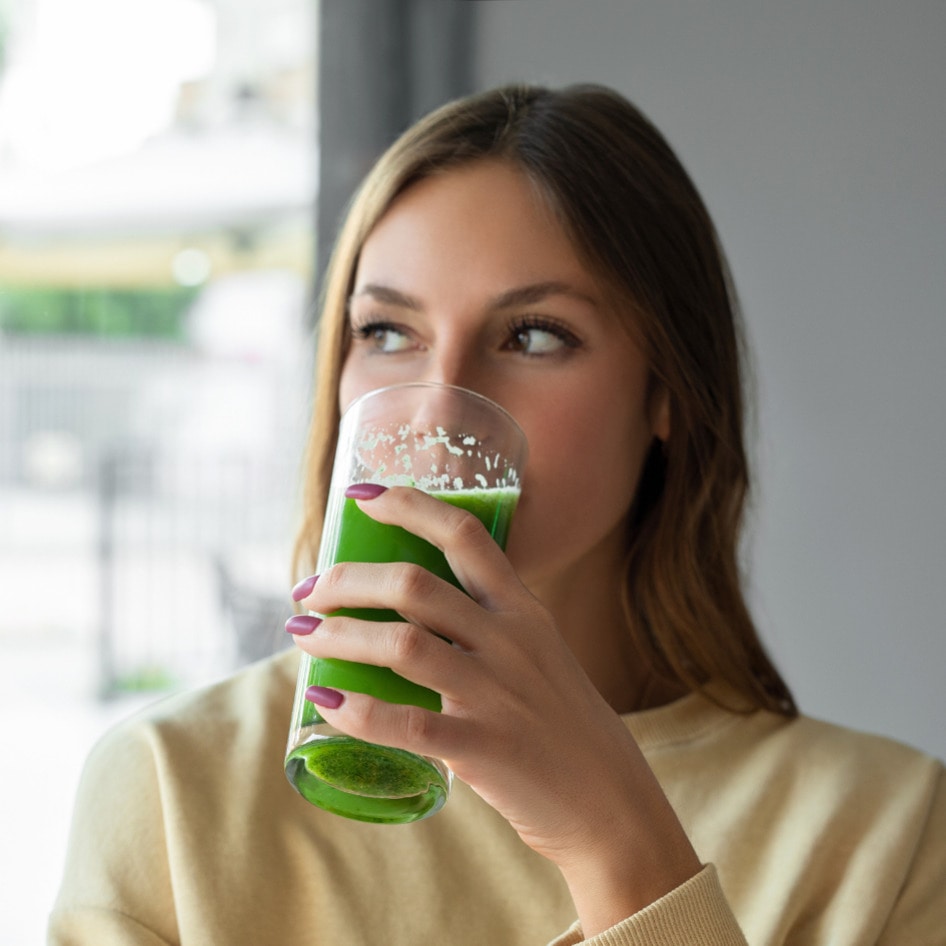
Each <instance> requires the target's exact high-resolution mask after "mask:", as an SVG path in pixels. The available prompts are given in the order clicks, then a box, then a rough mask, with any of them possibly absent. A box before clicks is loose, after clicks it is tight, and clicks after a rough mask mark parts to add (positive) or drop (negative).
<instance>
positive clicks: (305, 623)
mask: <svg viewBox="0 0 946 946" xmlns="http://www.w3.org/2000/svg"><path fill="white" fill-rule="evenodd" d="M321 623H322V619H321V618H317V617H314V616H313V615H311V614H294V615H293V616H292V617H291V618H289V620H288V621H286V630H287V631H288V632H289V633H290V634H298V635H299V636H300V637H301V636H302V635H304V634H311V633H312V632H313V631H314V630H315V629H316V628H317V627H318V626H319V625H320V624H321Z"/></svg>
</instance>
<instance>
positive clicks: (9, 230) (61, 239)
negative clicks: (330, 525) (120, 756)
mask: <svg viewBox="0 0 946 946" xmlns="http://www.w3.org/2000/svg"><path fill="white" fill-rule="evenodd" d="M315 39H316V25H315V0H265V2H264V0H82V2H81V3H77V2H75V0H0V739H2V744H3V746H4V754H3V760H2V763H0V766H2V772H0V776H2V777H0V784H2V793H3V794H2V800H3V810H4V828H3V836H4V841H3V844H2V845H0V889H4V890H6V891H7V892H8V894H9V895H8V896H6V897H4V907H3V908H2V909H0V942H4V943H6V942H9V943H17V944H20V943H22V944H27V946H28V944H32V943H36V944H39V943H42V942H43V941H44V930H45V922H46V915H47V914H48V911H49V908H50V906H51V902H52V899H53V897H54V895H55V891H56V886H57V883H58V878H59V874H60V872H61V868H62V861H63V857H64V855H65V844H66V834H67V830H68V824H69V817H70V813H71V806H72V800H73V795H74V792H75V788H76V784H77V780H78V776H79V771H80V768H81V765H82V762H83V759H84V757H85V755H86V754H87V753H88V751H89V749H90V747H91V745H92V744H93V743H94V741H95V740H96V739H97V738H98V736H99V735H100V734H101V732H102V731H103V730H104V728H105V727H106V726H108V725H110V724H111V723H112V722H113V721H115V720H117V719H118V718H120V717H122V716H124V715H127V714H128V713H131V712H134V711H135V710H136V709H137V708H139V707H140V706H141V705H143V704H145V703H147V702H150V701H152V700H154V699H158V698H162V697H164V696H165V695H167V694H168V693H170V692H172V691H174V690H177V689H180V688H182V687H188V686H193V685H197V684H201V683H204V682H209V681H212V680H214V679H216V678H219V677H222V676H224V675H226V674H227V673H229V672H231V671H232V670H233V669H234V668H235V667H237V666H240V665H241V664H244V663H247V662H249V661H252V660H255V659H258V658H259V657H262V656H265V655H266V654H268V653H271V652H272V651H273V650H274V649H276V648H278V647H281V646H285V644H284V641H283V638H285V634H284V632H282V630H281V625H282V621H283V619H284V617H285V615H286V613H288V607H289V603H288V601H287V592H286V589H287V587H288V583H289V578H290V576H289V550H290V545H291V541H292V538H293V535H292V529H293V522H294V516H295V499H296V489H297V485H296V480H297V478H298V463H299V450H300V446H301V439H302V428H303V425H304V423H305V420H306V413H307V410H308V391H309V379H308V374H309V369H310V365H309V354H310V353H309V350H310V348H311V344H310V335H311V327H310V325H309V322H308V317H309V306H310V291H311V281H312V269H313V257H314V246H313V237H312V217H313V202H314V194H315V180H316V161H317V157H316V121H315V87H314V86H315V64H314V57H315V51H316V42H315Z"/></svg>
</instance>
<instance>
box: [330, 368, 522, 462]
mask: <svg viewBox="0 0 946 946" xmlns="http://www.w3.org/2000/svg"><path fill="white" fill-rule="evenodd" d="M408 388H425V389H435V390H438V391H450V392H453V393H457V394H462V395H464V396H467V397H470V398H471V399H473V400H474V402H476V401H478V402H480V403H481V404H482V405H484V406H485V407H488V408H490V409H491V410H493V411H495V412H496V413H498V414H500V415H501V416H502V417H504V418H505V419H506V420H507V421H509V423H510V424H511V425H512V426H513V428H514V429H515V430H516V431H517V432H518V434H519V436H520V437H521V438H522V444H523V446H522V449H523V453H525V452H526V451H527V449H528V444H529V441H528V439H527V438H526V435H525V431H524V430H523V429H522V427H521V425H520V424H519V421H517V420H516V418H515V417H513V416H512V414H510V413H509V411H507V410H506V408H505V407H503V406H502V405H501V404H497V403H496V401H494V400H493V399H492V398H488V397H487V396H486V395H485V394H480V393H479V391H474V390H472V389H471V388H464V387H462V386H461V385H459V384H445V383H443V382H441V381H401V382H398V383H397V384H386V385H384V386H383V387H380V388H372V389H371V390H370V391H365V393H364V394H359V395H358V397H356V398H355V399H354V400H353V401H351V402H350V403H349V404H348V406H347V407H346V408H345V410H344V411H342V413H341V415H340V419H342V420H344V418H345V417H346V416H347V415H348V414H349V413H350V412H351V411H352V410H353V409H354V408H356V407H358V406H359V405H361V404H362V403H363V402H364V401H366V400H368V399H369V398H373V397H376V396H378V395H381V394H386V393H387V392H389V391H403V390H406V389H408Z"/></svg>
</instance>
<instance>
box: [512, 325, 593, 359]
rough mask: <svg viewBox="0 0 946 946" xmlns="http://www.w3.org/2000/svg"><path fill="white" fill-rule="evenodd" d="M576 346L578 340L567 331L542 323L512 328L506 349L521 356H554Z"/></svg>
mask: <svg viewBox="0 0 946 946" xmlns="http://www.w3.org/2000/svg"><path fill="white" fill-rule="evenodd" d="M578 345H579V342H578V339H577V338H576V337H575V336H574V335H573V334H572V333H571V332H569V331H568V330H567V329H565V328H562V327H561V326H557V325H548V324H545V323H542V324H534V325H530V324H522V325H518V326H514V327H513V330H512V336H511V339H510V341H509V343H508V345H507V347H508V348H509V349H510V350H512V351H517V352H521V353H522V354H523V355H554V354H557V353H558V352H560V351H562V350H563V349H566V348H577V347H578Z"/></svg>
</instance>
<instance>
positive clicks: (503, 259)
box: [339, 160, 668, 598]
mask: <svg viewBox="0 0 946 946" xmlns="http://www.w3.org/2000/svg"><path fill="white" fill-rule="evenodd" d="M350 322H351V332H352V344H351V349H350V351H349V354H348V356H347V358H346V360H345V363H344V365H343V370H342V376H341V386H340V392H339V393H340V403H341V406H342V408H343V409H344V408H345V406H347V405H348V404H349V403H350V402H351V401H352V400H354V398H356V397H358V396H359V395H361V394H364V393H365V392H367V391H370V390H373V389H375V388H378V387H383V386H385V385H389V384H396V383H399V382H405V381H439V382H443V383H448V384H456V385H460V386H461V387H465V388H471V389H472V390H474V391H477V392H479V393H480V394H483V395H485V396H487V397H489V398H492V399H493V400H494V401H496V402H498V403H499V404H500V405H502V406H503V407H504V408H506V410H507V411H509V412H510V413H511V414H512V415H513V416H514V417H515V418H516V420H517V421H518V422H519V424H520V425H521V426H522V428H523V430H524V431H525V434H526V437H527V438H528V442H529V460H528V466H527V467H526V470H525V475H524V478H523V491H522V498H521V500H520V504H519V508H518V511H517V513H516V517H515V520H514V523H513V528H512V533H511V535H510V538H509V544H508V546H507V553H508V555H509V557H510V559H511V560H512V563H513V565H514V566H515V567H516V569H517V570H518V572H519V574H520V576H521V577H522V579H523V581H524V582H525V583H526V585H527V586H528V587H529V588H530V589H531V590H532V591H533V592H534V593H535V594H537V595H538V596H539V597H540V598H542V597H543V591H547V592H550V593H551V592H552V591H553V590H554V589H557V588H561V584H562V582H563V581H581V580H582V576H583V575H584V576H589V577H590V576H592V575H594V576H596V578H597V579H598V580H600V579H601V578H603V577H604V576H605V575H609V574H610V573H611V572H612V570H613V571H614V572H615V573H616V571H617V570H618V569H619V568H620V566H621V559H622V557H623V550H624V543H625V535H624V521H625V517H626V514H627V511H628V508H629V506H630V504H631V501H632V499H633V496H634V492H635V488H636V485H637V481H638V478H639V475H640V471H641V467H642V464H643V460H644V458H645V456H646V454H647V451H648V449H649V447H650V444H651V443H652V441H653V438H654V437H655V436H659V437H661V438H665V437H666V435H667V433H668V431H667V429H666V428H667V420H666V408H665V407H664V406H663V405H662V400H663V399H654V398H650V399H648V391H649V390H650V386H649V384H648V368H647V365H646V364H645V362H644V359H643V357H642V355H641V353H640V351H639V350H638V349H637V347H636V346H635V344H634V343H633V341H632V340H631V338H630V337H629V335H628V333H627V332H626V331H625V330H623V329H622V328H621V327H620V323H619V321H618V319H617V318H616V316H615V314H614V313H613V312H609V311H608V310H607V309H606V307H605V301H604V294H603V293H602V291H601V289H600V287H599V286H598V285H597V284H596V280H595V278H594V277H593V276H592V275H591V273H589V272H588V270H587V269H586V268H585V267H584V266H583V265H582V263H581V262H580V261H579V259H578V257H577V255H576V253H575V251H574V250H573V248H572V246H571V244H570V242H569V240H568V238H567V237H566V235H565V233H564V231H563V229H562V227H561V226H560V224H559V223H558V222H557V221H556V219H555V217H554V215H553V214H552V213H551V211H550V210H549V209H548V207H547V206H546V205H545V204H544V203H543V201H542V200H541V198H540V197H538V195H537V192H536V191H535V190H534V188H533V187H532V186H531V185H530V183H529V181H528V180H527V179H526V178H525V176H524V175H523V174H522V173H521V172H519V171H518V170H516V169H515V168H514V167H512V166H511V165H508V164H504V163H500V162H497V161H492V160H490V161H480V162H478V163H475V164H472V165H468V166H466V167H463V168H460V169H457V170H451V171H448V172H446V173H444V174H441V175H435V176H433V177H430V178H426V179H424V180H422V181H421V182H420V183H418V184H416V185H414V186H413V187H411V188H410V189H408V190H407V191H406V192H405V193H404V194H402V195H401V196H400V197H399V198H398V199H397V200H396V201H395V202H394V203H393V204H392V206H391V207H390V208H389V209H388V211H387V213H386V214H385V215H384V216H383V217H382V218H381V220H380V221H379V222H378V224H377V226H376V227H375V228H374V230H373V231H372V232H371V233H370V235H369V236H368V239H367V241H366V242H365V245H364V248H363V250H362V253H361V257H360V260H359V263H358V268H357V271H356V277H355V288H354V292H353V295H352V298H351V303H350Z"/></svg>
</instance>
